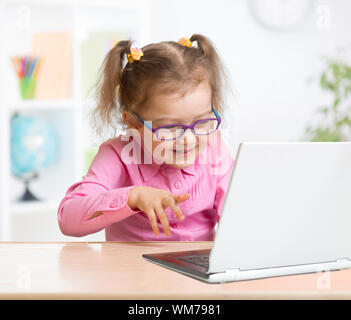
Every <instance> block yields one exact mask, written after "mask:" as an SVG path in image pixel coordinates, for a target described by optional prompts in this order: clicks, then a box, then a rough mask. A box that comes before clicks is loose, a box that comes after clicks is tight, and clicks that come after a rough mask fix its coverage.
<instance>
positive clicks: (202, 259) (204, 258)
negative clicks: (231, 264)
mask: <svg viewBox="0 0 351 320" xmlns="http://www.w3.org/2000/svg"><path fill="white" fill-rule="evenodd" d="M177 259H178V260H182V261H185V262H189V263H192V264H195V265H197V266H201V267H204V268H208V260H209V255H207V254H206V255H190V256H185V257H182V258H177Z"/></svg>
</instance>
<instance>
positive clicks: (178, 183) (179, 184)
mask: <svg viewBox="0 0 351 320" xmlns="http://www.w3.org/2000/svg"><path fill="white" fill-rule="evenodd" d="M174 186H175V187H176V188H177V189H179V188H180V187H181V186H182V183H181V182H180V181H179V180H177V181H176V182H175V183H174Z"/></svg>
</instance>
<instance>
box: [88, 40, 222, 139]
mask: <svg viewBox="0 0 351 320" xmlns="http://www.w3.org/2000/svg"><path fill="white" fill-rule="evenodd" d="M190 41H192V42H196V43H197V46H194V44H193V45H192V47H190V48H189V47H186V46H182V45H181V44H178V43H177V42H175V41H164V42H160V43H152V44H149V45H147V46H145V47H143V48H142V51H143V53H144V55H143V56H142V57H141V59H140V60H139V61H138V60H136V61H134V62H133V63H130V62H128V61H127V59H126V58H127V54H129V53H130V49H131V46H132V41H130V40H125V41H119V42H118V43H117V44H116V45H115V47H114V48H112V49H111V50H110V51H109V52H108V54H107V55H106V57H105V59H104V61H103V64H102V66H101V68H100V75H99V80H98V84H97V89H96V97H97V106H96V108H95V109H94V110H93V122H94V125H95V127H96V130H97V133H98V134H101V132H102V128H103V127H104V126H105V125H106V124H107V125H109V126H110V127H112V128H113V129H114V133H116V129H117V126H118V125H119V124H120V125H124V121H123V118H122V113H123V111H124V110H128V111H136V112H137V110H139V108H142V107H143V105H144V104H145V103H146V102H147V99H148V97H149V96H150V95H152V94H154V93H155V92H162V93H172V92H182V93H185V92H186V90H188V89H189V88H191V86H193V85H196V84H198V83H200V82H201V81H204V80H207V81H208V82H209V84H210V86H211V89H212V104H213V106H214V107H215V108H216V110H217V111H218V112H219V113H221V112H222V111H223V107H224V100H223V85H224V81H225V78H226V76H225V70H224V67H223V65H222V62H221V60H220V58H219V56H218V54H217V52H216V49H215V47H214V45H213V44H212V43H211V41H210V40H209V39H208V38H207V37H205V36H203V35H200V34H194V35H192V37H191V38H190ZM125 61H127V63H126V64H125V66H124V67H123V65H124V63H125ZM98 123H99V124H98Z"/></svg>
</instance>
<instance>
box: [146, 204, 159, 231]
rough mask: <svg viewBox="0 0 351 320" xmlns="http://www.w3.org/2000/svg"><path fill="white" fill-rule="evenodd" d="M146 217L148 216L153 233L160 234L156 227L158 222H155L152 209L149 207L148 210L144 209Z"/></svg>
mask: <svg viewBox="0 0 351 320" xmlns="http://www.w3.org/2000/svg"><path fill="white" fill-rule="evenodd" d="M145 213H146V215H147V217H148V218H149V221H150V224H151V227H152V230H153V231H154V234H155V235H156V236H158V235H159V234H160V230H159V229H158V223H157V218H156V214H155V211H154V209H150V210H148V211H145Z"/></svg>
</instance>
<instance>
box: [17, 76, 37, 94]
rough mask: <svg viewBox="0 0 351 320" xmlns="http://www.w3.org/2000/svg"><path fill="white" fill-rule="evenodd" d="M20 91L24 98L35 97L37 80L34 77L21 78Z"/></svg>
mask: <svg viewBox="0 0 351 320" xmlns="http://www.w3.org/2000/svg"><path fill="white" fill-rule="evenodd" d="M19 84H20V91H21V97H22V99H33V98H34V96H35V88H36V80H35V79H34V78H27V77H24V78H20V79H19Z"/></svg>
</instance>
